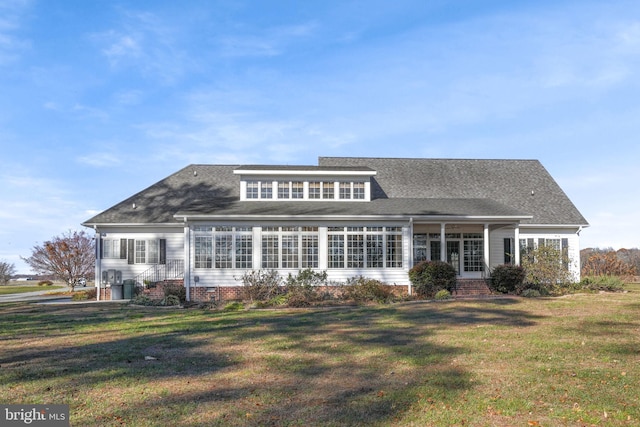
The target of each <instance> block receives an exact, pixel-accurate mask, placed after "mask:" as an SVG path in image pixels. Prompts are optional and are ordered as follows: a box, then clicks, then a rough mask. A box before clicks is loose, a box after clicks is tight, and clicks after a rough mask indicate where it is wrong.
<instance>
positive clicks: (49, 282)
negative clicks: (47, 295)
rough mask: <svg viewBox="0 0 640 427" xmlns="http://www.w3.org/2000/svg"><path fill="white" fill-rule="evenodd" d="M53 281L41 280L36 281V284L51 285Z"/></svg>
mask: <svg viewBox="0 0 640 427" xmlns="http://www.w3.org/2000/svg"><path fill="white" fill-rule="evenodd" d="M52 285H53V282H52V281H51V280H41V281H39V282H38V286H52Z"/></svg>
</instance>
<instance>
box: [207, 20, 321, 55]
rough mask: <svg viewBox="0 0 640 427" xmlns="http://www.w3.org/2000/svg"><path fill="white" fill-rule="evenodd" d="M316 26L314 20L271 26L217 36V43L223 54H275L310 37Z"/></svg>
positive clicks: (281, 52)
mask: <svg viewBox="0 0 640 427" xmlns="http://www.w3.org/2000/svg"><path fill="white" fill-rule="evenodd" d="M317 27H318V25H317V24H316V23H314V22H306V23H303V24H294V25H288V26H279V27H272V28H267V29H265V30H261V31H256V32H255V33H253V34H235V35H229V36H223V37H219V38H218V44H219V46H220V50H221V53H222V55H224V56H230V57H236V56H237V57H242V56H277V55H281V54H283V53H284V52H285V51H286V49H287V48H288V47H289V46H290V45H291V44H293V43H295V42H297V41H300V40H304V39H307V38H309V37H311V36H312V35H313V34H314V32H315V30H316V29H317Z"/></svg>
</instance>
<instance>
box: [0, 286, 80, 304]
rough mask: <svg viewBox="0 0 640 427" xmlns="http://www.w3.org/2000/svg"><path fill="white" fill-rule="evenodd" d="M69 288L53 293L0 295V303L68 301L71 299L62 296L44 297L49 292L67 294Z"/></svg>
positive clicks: (38, 292)
mask: <svg viewBox="0 0 640 427" xmlns="http://www.w3.org/2000/svg"><path fill="white" fill-rule="evenodd" d="M68 290H69V288H62V289H56V290H55V291H52V290H50V289H49V290H48V289H43V290H41V291H33V292H22V293H18V294H8V295H0V303H3V302H21V301H31V302H39V301H54V300H69V301H71V297H67V296H63V295H46V294H48V293H51V292H67V291H68Z"/></svg>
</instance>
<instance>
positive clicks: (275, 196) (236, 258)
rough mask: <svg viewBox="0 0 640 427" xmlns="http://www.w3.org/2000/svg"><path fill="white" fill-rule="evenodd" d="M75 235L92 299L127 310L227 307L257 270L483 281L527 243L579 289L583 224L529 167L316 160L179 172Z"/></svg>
mask: <svg viewBox="0 0 640 427" xmlns="http://www.w3.org/2000/svg"><path fill="white" fill-rule="evenodd" d="M83 225H84V226H86V227H91V228H93V229H94V230H95V234H96V243H97V244H96V249H97V260H96V279H97V280H96V283H101V292H99V293H98V297H99V298H103V299H104V298H107V299H108V298H122V297H123V296H124V297H128V295H126V289H125V291H124V294H120V292H122V291H121V289H119V290H117V286H118V285H119V284H120V283H122V281H126V280H129V281H130V282H128V283H133V281H135V282H138V283H143V282H146V283H148V282H157V281H161V280H165V279H177V280H180V281H182V283H184V285H185V287H186V289H187V296H188V299H190V300H205V299H209V298H210V296H211V295H212V293H214V292H217V293H220V292H224V293H225V295H231V296H233V295H234V292H237V290H238V289H240V287H241V286H242V284H241V282H239V281H238V279H239V278H240V277H241V276H242V275H243V274H244V273H246V272H247V271H251V270H260V269H262V270H265V269H269V270H271V269H273V270H278V271H279V272H280V273H281V274H282V275H284V276H286V275H287V274H288V273H294V274H295V273H297V272H298V271H300V270H303V269H307V268H310V269H314V270H318V271H326V272H327V274H328V277H329V279H331V280H336V281H344V280H346V279H348V278H350V277H354V276H360V275H362V276H366V277H371V278H377V279H380V280H382V281H384V282H386V283H389V284H395V285H398V286H403V287H406V288H407V289H408V290H409V291H410V282H409V279H408V271H409V269H410V268H411V267H412V266H413V265H414V264H416V263H417V262H419V261H422V260H425V259H427V260H446V261H447V262H449V263H451V264H452V265H453V266H454V267H455V269H456V270H457V272H458V276H459V279H460V280H468V279H484V278H486V277H488V275H489V272H490V271H491V269H492V268H493V267H494V266H496V265H499V264H504V263H518V262H519V260H520V253H521V252H522V251H523V249H526V248H530V247H534V246H536V245H539V244H541V243H545V244H551V245H554V246H556V247H557V248H558V249H562V250H564V251H567V253H568V255H569V258H570V260H571V263H570V265H569V266H568V268H569V269H570V270H571V271H572V272H573V274H574V276H575V277H576V278H579V266H580V260H579V256H580V253H579V234H580V231H581V230H582V228H584V227H587V226H588V223H587V221H586V220H585V218H584V217H583V216H582V215H581V214H580V212H579V211H578V209H577V208H576V207H575V206H574V205H573V203H572V202H571V200H569V198H568V197H567V195H566V194H565V193H564V192H563V191H562V189H561V188H560V187H559V186H558V184H557V183H556V182H555V180H554V179H553V178H552V177H551V175H550V174H549V173H548V172H547V171H546V169H545V168H544V167H543V166H542V165H541V164H540V162H538V161H537V160H461V159H401V158H363V157H320V158H319V162H318V165H317V166H274V165H190V166H187V167H185V168H184V169H182V170H180V171H178V172H176V173H174V174H173V175H170V176H169V177H167V178H165V179H163V180H161V181H159V182H158V183H156V184H154V185H152V186H151V187H149V188H147V189H145V190H142V191H141V192H139V193H137V194H135V195H133V196H131V197H129V198H128V199H126V200H124V201H122V202H121V203H118V204H117V205H115V206H113V207H111V208H109V209H107V210H106V211H104V212H102V213H100V214H98V215H96V216H95V217H93V218H91V219H89V220H87V221H86V222H84V223H83ZM114 286H115V287H114ZM116 290H117V292H116ZM112 292H113V295H112ZM116 293H117V295H116Z"/></svg>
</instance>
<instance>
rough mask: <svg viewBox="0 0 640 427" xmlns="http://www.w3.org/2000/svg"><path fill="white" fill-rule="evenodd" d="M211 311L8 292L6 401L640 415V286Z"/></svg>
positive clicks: (346, 414) (86, 417) (0, 356)
mask: <svg viewBox="0 0 640 427" xmlns="http://www.w3.org/2000/svg"><path fill="white" fill-rule="evenodd" d="M629 289H630V290H631V292H628V293H615V294H589V295H572V296H567V297H562V298H544V299H520V298H504V299H488V300H464V301H459V300H458V301H456V300H450V301H442V302H413V303H403V304H393V305H385V306H377V307H358V308H354V307H350V308H336V309H326V308H325V309H313V310H306V309H303V310H284V309H283V310H265V311H238V312H216V311H207V310H199V309H189V310H181V309H167V308H149V307H129V306H122V305H110V304H86V305H82V304H81V305H73V306H71V305H60V306H50V305H34V304H24V303H20V304H17V303H16V304H3V305H0V342H1V343H2V344H1V345H0V402H3V403H9V404H10V403H48V404H54V403H64V404H69V405H70V407H71V424H72V425H108V426H111V425H113V426H116V425H135V426H152V425H172V426H200V425H213V426H215V425H220V426H247V425H256V426H258V425H260V426H262V425H278V426H281V425H283V426H313V425H318V426H326V425H328V426H332V425H335V426H343V425H344V426H347V425H348V426H351V425H356V426H357V425H363V426H364V425H366V426H388V425H392V426H393V425H398V426H411V425H415V426H441V425H472V426H518V425H524V426H526V425H542V426H556V425H568V426H574V425H575V426H582V425H607V426H627V425H629V426H630V425H638V424H639V423H640V400H639V396H640V363H638V362H640V316H638V313H639V312H640V286H634V287H631V288H629Z"/></svg>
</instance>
